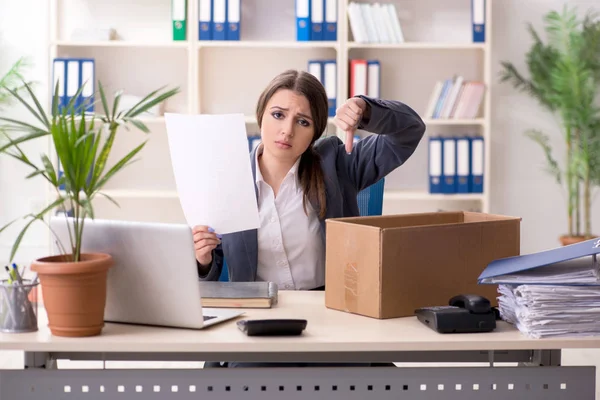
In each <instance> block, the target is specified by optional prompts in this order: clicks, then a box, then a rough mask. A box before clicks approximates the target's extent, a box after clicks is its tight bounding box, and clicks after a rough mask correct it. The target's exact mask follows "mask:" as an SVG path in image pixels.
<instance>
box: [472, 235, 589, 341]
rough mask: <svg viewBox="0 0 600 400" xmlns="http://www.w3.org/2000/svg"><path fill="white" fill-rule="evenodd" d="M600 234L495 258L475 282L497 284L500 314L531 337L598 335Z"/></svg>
mask: <svg viewBox="0 0 600 400" xmlns="http://www.w3.org/2000/svg"><path fill="white" fill-rule="evenodd" d="M598 254H600V239H592V240H587V241H585V242H581V243H578V244H574V245H570V246H564V247H559V248H556V249H551V250H547V251H543V252H540V253H534V254H528V255H523V256H517V257H509V258H504V259H500V260H495V261H493V262H492V263H490V264H489V265H488V267H487V268H486V269H485V271H483V273H482V274H481V275H480V277H479V283H482V284H498V291H499V293H500V296H499V297H498V309H499V311H500V315H501V317H502V319H504V320H505V321H507V322H509V323H511V324H513V325H515V326H516V327H517V328H518V329H519V330H520V331H521V332H522V333H524V334H525V335H527V336H529V337H532V338H542V337H547V336H592V335H600V263H599V260H598V258H599V257H598Z"/></svg>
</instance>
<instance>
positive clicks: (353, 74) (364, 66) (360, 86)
mask: <svg viewBox="0 0 600 400" xmlns="http://www.w3.org/2000/svg"><path fill="white" fill-rule="evenodd" d="M349 64H350V67H349V69H350V84H349V91H350V93H349V97H354V96H358V95H361V94H362V95H365V96H369V97H373V98H380V97H381V63H380V62H379V60H365V59H352V60H350V62H349Z"/></svg>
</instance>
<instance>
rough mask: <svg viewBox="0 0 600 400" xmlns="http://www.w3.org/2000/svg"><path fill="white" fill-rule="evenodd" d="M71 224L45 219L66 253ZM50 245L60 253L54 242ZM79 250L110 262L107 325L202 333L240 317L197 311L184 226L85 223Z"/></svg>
mask: <svg viewBox="0 0 600 400" xmlns="http://www.w3.org/2000/svg"><path fill="white" fill-rule="evenodd" d="M67 221H69V222H68V223H67ZM71 222H72V219H71V218H65V216H64V214H63V215H56V216H52V217H51V219H50V227H51V228H52V230H53V231H54V232H55V233H56V236H57V237H58V238H60V240H61V243H62V244H63V246H64V247H65V248H67V249H69V248H70V242H69V233H68V227H71V226H72V224H71ZM52 240H53V242H54V246H53V248H54V252H55V254H59V253H60V251H59V247H58V244H57V242H56V238H55V237H54V236H53V237H52ZM67 251H68V250H67ZM81 251H82V252H84V253H88V252H104V253H108V254H110V255H111V256H112V257H113V261H114V265H113V266H112V268H110V269H109V271H108V282H107V293H106V295H107V297H106V307H105V311H104V320H105V321H106V322H119V323H130V324H141V325H153V326H166V327H176V328H190V329H202V328H204V327H206V326H211V325H215V324H218V323H220V322H223V321H227V320H230V319H233V318H235V317H237V316H239V315H242V314H244V312H243V311H239V310H236V309H219V308H203V307H202V293H201V289H200V282H199V279H198V270H197V267H196V256H195V254H194V242H193V236H192V230H191V228H190V227H189V226H187V225H184V224H166V223H154V222H133V221H119V220H102V219H95V220H92V219H89V218H88V219H86V220H85V226H84V230H83V240H82V249H81Z"/></svg>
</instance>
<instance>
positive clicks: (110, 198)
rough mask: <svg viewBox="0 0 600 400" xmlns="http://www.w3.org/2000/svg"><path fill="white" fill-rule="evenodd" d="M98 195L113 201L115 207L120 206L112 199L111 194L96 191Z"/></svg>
mask: <svg viewBox="0 0 600 400" xmlns="http://www.w3.org/2000/svg"><path fill="white" fill-rule="evenodd" d="M98 195H100V196H104V197H106V198H107V199H108V200H109V201H110V202H111V203H113V204H114V205H116V206H117V207H119V208H121V206H120V205H119V203H117V201H116V200H115V199H113V198H112V197H111V196H109V195H107V194H106V193H104V192H98Z"/></svg>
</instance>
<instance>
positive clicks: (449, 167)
mask: <svg viewBox="0 0 600 400" xmlns="http://www.w3.org/2000/svg"><path fill="white" fill-rule="evenodd" d="M442 153H443V156H442V193H445V194H452V193H456V180H457V179H456V139H454V138H443V139H442Z"/></svg>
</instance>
